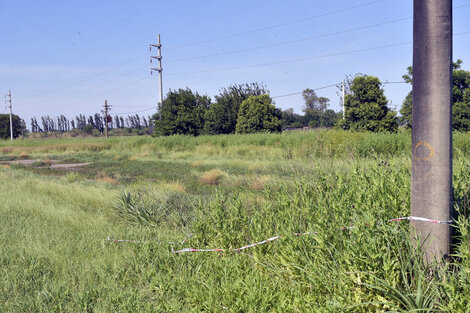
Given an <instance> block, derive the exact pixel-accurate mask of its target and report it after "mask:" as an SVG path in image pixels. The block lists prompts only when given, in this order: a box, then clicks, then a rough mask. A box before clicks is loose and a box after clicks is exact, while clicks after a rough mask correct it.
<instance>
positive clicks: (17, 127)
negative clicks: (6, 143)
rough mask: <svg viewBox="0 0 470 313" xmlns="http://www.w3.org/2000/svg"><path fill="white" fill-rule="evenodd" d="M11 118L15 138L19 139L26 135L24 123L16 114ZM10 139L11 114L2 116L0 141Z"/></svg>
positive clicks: (0, 115)
mask: <svg viewBox="0 0 470 313" xmlns="http://www.w3.org/2000/svg"><path fill="white" fill-rule="evenodd" d="M11 117H12V124H13V138H17V137H18V136H19V135H24V133H25V132H26V125H25V123H24V121H23V120H22V119H21V118H20V117H19V116H18V115H15V114H12V115H11ZM10 137H11V132H10V114H0V139H7V138H10Z"/></svg>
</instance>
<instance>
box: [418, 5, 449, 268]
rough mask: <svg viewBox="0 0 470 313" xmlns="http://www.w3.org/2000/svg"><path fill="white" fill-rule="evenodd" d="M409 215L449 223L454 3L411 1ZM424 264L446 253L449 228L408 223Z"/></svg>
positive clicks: (441, 225) (437, 259)
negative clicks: (411, 60)
mask: <svg viewBox="0 0 470 313" xmlns="http://www.w3.org/2000/svg"><path fill="white" fill-rule="evenodd" d="M412 111H413V128H412V161H411V162H412V174H411V215H413V216H417V217H425V218H429V219H433V220H439V221H449V220H451V218H452V199H453V190H452V0H414V16H413V110H412ZM411 224H412V226H413V227H414V230H415V231H416V235H417V236H418V240H420V242H421V243H422V244H423V241H424V246H423V247H424V251H425V253H426V259H427V261H428V262H431V261H435V260H436V261H441V260H442V259H443V258H446V257H447V256H448V255H449V253H450V242H451V226H450V225H449V224H431V223H423V222H418V221H412V222H411Z"/></svg>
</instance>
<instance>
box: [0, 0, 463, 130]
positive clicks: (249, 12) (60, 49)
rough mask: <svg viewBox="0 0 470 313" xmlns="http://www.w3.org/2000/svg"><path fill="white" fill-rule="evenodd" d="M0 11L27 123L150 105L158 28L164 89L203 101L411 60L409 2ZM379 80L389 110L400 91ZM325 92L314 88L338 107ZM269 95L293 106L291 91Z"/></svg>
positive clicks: (38, 6) (310, 0) (5, 58)
mask: <svg viewBox="0 0 470 313" xmlns="http://www.w3.org/2000/svg"><path fill="white" fill-rule="evenodd" d="M453 5H454V7H455V9H454V33H455V34H456V36H454V59H457V58H460V59H462V60H463V61H464V63H463V68H464V69H470V49H469V48H468V47H470V33H469V32H470V19H469V18H468V17H469V16H470V1H469V0H454V4H453ZM0 13H1V15H0V16H1V18H0V33H1V37H0V38H2V44H1V48H0V92H1V93H2V94H5V93H7V92H8V90H9V89H11V92H12V96H13V106H14V107H13V108H14V113H16V114H18V115H19V116H20V117H22V118H23V119H25V121H26V123H27V125H28V128H29V125H30V118H31V117H32V116H36V117H38V118H39V117H40V116H43V115H50V116H52V117H56V116H58V115H59V114H64V115H66V116H67V117H69V118H73V117H75V115H77V114H79V113H82V114H86V115H91V114H94V113H96V112H99V110H101V106H102V105H103V104H104V100H105V99H107V100H108V103H109V104H111V105H112V106H113V108H112V111H111V113H112V114H115V113H126V112H135V111H141V110H145V109H148V108H151V110H147V111H143V112H139V114H145V115H148V114H152V113H154V112H155V111H154V109H152V108H153V107H155V106H156V103H157V101H158V79H157V75H153V76H150V67H151V64H149V56H150V55H153V54H151V53H150V52H149V44H150V43H153V42H155V41H156V35H157V33H160V34H161V38H162V44H163V49H162V53H163V60H164V62H163V69H164V70H163V88H164V94H166V92H167V91H168V90H169V89H178V88H186V87H189V88H191V89H192V90H193V91H197V92H199V93H200V94H205V95H208V96H210V97H211V98H212V99H213V97H214V95H216V94H217V93H218V91H219V89H220V88H222V87H227V86H229V85H231V84H235V83H245V82H262V83H264V84H265V85H266V86H267V88H268V89H269V90H270V92H271V96H273V97H276V96H279V95H285V94H290V93H296V92H300V91H302V90H303V89H305V88H312V89H313V88H318V87H322V86H327V85H331V84H335V83H337V82H340V81H341V80H342V79H343V78H344V76H345V75H347V74H354V73H363V74H369V75H374V76H378V77H379V78H380V79H381V80H382V81H386V80H388V81H400V80H401V75H402V74H404V73H405V71H406V67H407V66H408V65H411V61H412V45H411V43H410V42H411V40H412V20H411V16H412V0H382V1H374V0H336V1H324V0H321V1H320V0H297V1H296V0H293V1H285V0H282V1H281V0H250V1H247V0H237V1H232V0H224V1H215V0H212V1H209V0H198V1H189V0H187V1H183V0H174V1H169V0H167V1H148V0H142V1H137V0H135V1H124V0H103V1H97V0H81V1H58V0H49V1H47V0H44V1H37V0H36V1H33V0H30V1H23V0H0ZM462 33H463V34H462ZM242 50H243V51H242ZM384 87H385V92H386V95H387V97H388V99H389V101H392V107H395V106H398V108H400V106H401V104H402V101H403V99H404V97H405V96H406V94H407V93H408V92H409V91H410V89H411V87H410V86H409V85H406V84H389V85H385V86H384ZM336 92H337V90H336V88H327V89H322V90H318V91H317V94H318V95H319V96H325V97H328V98H330V100H331V105H330V108H332V109H334V110H336V111H339V110H340V104H339V98H338V96H337V94H336ZM275 102H276V105H277V106H278V107H280V108H281V109H287V108H291V107H292V108H294V110H295V111H296V112H299V113H300V112H301V109H302V106H303V103H302V98H301V96H300V95H293V96H288V97H280V98H275ZM0 112H5V113H6V112H7V110H6V109H5V108H4V106H2V110H0Z"/></svg>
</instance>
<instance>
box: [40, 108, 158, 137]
mask: <svg viewBox="0 0 470 313" xmlns="http://www.w3.org/2000/svg"><path fill="white" fill-rule="evenodd" d="M107 121H108V130H112V129H124V128H127V129H144V128H149V127H153V120H152V117H151V116H147V117H145V116H139V115H138V114H135V115H128V116H127V117H126V116H118V115H115V116H114V118H113V117H112V116H111V115H108V117H107ZM105 123H106V122H105V116H104V115H102V114H100V113H95V114H94V115H89V116H88V117H87V116H86V115H84V114H79V115H76V116H75V118H71V119H69V118H67V117H66V116H65V115H63V114H61V115H60V116H58V117H56V118H52V117H50V116H49V115H47V116H42V117H40V119H39V122H38V119H37V118H36V117H32V118H31V132H32V133H42V132H45V133H47V132H67V131H71V130H74V129H77V130H82V131H84V132H86V133H92V132H93V131H94V130H95V131H97V132H98V133H100V134H102V133H103V132H104V130H105V127H106V126H105V125H106V124H105Z"/></svg>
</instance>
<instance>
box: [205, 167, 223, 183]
mask: <svg viewBox="0 0 470 313" xmlns="http://www.w3.org/2000/svg"><path fill="white" fill-rule="evenodd" d="M226 175H227V173H225V172H223V171H221V170H220V169H213V170H210V171H207V172H204V173H202V175H201V178H200V181H201V183H203V184H207V185H218V184H219V183H220V181H221V180H222V178H223V177H224V176H226Z"/></svg>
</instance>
